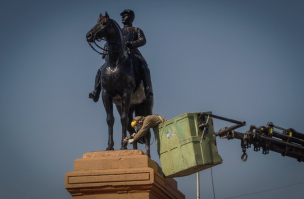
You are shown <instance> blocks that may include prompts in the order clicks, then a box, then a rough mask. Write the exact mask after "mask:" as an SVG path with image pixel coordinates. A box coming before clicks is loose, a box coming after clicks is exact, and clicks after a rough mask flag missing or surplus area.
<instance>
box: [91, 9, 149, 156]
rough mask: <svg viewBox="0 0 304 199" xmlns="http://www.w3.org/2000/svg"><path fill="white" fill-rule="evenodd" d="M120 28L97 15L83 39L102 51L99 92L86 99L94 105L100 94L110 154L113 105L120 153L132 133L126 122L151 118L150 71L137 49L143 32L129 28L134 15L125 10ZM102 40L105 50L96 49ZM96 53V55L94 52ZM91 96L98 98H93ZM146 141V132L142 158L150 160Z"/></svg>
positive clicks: (111, 148) (111, 21)
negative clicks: (118, 124) (118, 123)
mask: <svg viewBox="0 0 304 199" xmlns="http://www.w3.org/2000/svg"><path fill="white" fill-rule="evenodd" d="M121 16H122V22H123V23H124V28H123V29H120V27H119V25H118V24H117V22H116V21H114V20H113V19H111V18H110V17H109V15H108V13H107V12H106V14H105V16H102V14H100V16H99V19H98V21H97V24H96V25H95V26H94V27H93V28H92V29H91V30H90V31H89V32H88V33H87V35H86V38H87V42H88V43H89V45H90V46H91V47H92V48H93V49H94V50H95V51H96V52H98V51H97V50H96V49H95V48H94V47H93V46H92V43H94V44H95V45H96V46H97V47H98V48H100V49H102V50H104V52H103V53H100V54H104V55H105V64H104V65H103V67H102V68H101V69H100V70H99V71H100V75H99V77H100V78H99V80H98V81H95V83H96V84H98V83H99V84H100V85H99V87H98V86H96V85H95V88H97V89H100V90H99V91H98V90H96V89H95V90H96V92H95V93H94V91H93V92H92V93H91V94H92V95H91V96H90V97H92V98H93V100H94V101H97V100H98V97H99V94H98V92H101V96H102V100H103V104H104V107H105V109H106V113H107V124H108V135H109V138H108V147H107V150H114V141H113V125H114V116H113V103H114V104H115V105H116V108H117V110H118V112H119V114H120V119H121V125H122V139H121V149H127V146H126V145H127V143H125V142H124V141H123V139H124V138H125V137H126V131H127V130H128V131H129V133H130V134H133V133H134V132H135V130H134V129H133V128H132V127H131V124H130V122H131V121H132V120H133V113H135V116H147V115H152V108H153V100H154V99H153V90H152V83H151V78H150V71H149V68H148V65H147V63H146V61H145V59H144V58H143V57H142V55H141V53H140V52H139V50H138V49H137V48H138V47H140V46H142V45H144V44H145V43H146V40H145V38H144V35H143V32H142V31H141V30H140V29H139V28H135V27H133V26H132V22H133V20H134V16H135V15H134V12H133V11H131V10H125V11H124V12H122V13H121ZM100 40H106V48H102V47H100V46H99V45H98V44H97V43H96V41H100ZM98 53H99V52H98ZM96 79H98V74H97V76H96ZM94 94H98V97H96V98H94V97H95V96H94ZM150 138H151V132H150V131H149V132H148V133H147V134H146V135H145V136H144V139H143V142H144V143H145V144H146V155H148V156H149V157H150ZM133 148H134V149H137V142H134V143H133Z"/></svg>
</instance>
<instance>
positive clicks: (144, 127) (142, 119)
mask: <svg viewBox="0 0 304 199" xmlns="http://www.w3.org/2000/svg"><path fill="white" fill-rule="evenodd" d="M165 121H167V120H166V119H165V118H164V117H162V116H160V115H148V116H136V117H135V118H134V120H133V121H132V122H131V126H132V127H133V128H135V129H136V131H137V133H133V135H132V137H133V139H129V140H128V142H129V143H130V144H132V143H133V142H134V141H136V140H138V139H140V138H141V137H143V136H145V135H146V133H147V132H148V131H149V129H150V128H154V127H156V126H158V125H159V124H161V123H163V122H165Z"/></svg>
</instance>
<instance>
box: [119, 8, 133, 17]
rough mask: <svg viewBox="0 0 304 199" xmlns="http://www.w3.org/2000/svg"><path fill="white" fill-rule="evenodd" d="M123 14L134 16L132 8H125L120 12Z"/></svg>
mask: <svg viewBox="0 0 304 199" xmlns="http://www.w3.org/2000/svg"><path fill="white" fill-rule="evenodd" d="M124 14H127V15H130V16H132V17H133V18H135V14H134V12H133V11H132V10H130V9H125V10H124V11H122V13H120V16H123V15H124Z"/></svg>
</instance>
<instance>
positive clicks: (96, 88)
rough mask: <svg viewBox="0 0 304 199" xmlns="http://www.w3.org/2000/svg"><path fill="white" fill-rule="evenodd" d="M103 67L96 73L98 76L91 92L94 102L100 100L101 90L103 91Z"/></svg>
mask: <svg viewBox="0 0 304 199" xmlns="http://www.w3.org/2000/svg"><path fill="white" fill-rule="evenodd" d="M102 67H103V66H102ZM102 67H101V68H100V69H98V71H97V74H96V77H95V86H94V90H93V91H92V92H91V93H89V98H91V99H93V101H94V102H98V100H99V96H100V92H101V81H100V77H101V70H102Z"/></svg>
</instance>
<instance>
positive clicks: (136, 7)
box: [0, 0, 304, 199]
mask: <svg viewBox="0 0 304 199" xmlns="http://www.w3.org/2000/svg"><path fill="white" fill-rule="evenodd" d="M124 9H132V10H133V11H134V12H135V15H136V17H135V21H134V24H133V25H134V26H135V27H139V28H141V29H142V30H143V32H144V33H145V36H146V38H147V44H146V45H145V46H144V47H141V48H140V51H141V52H142V54H143V55H144V57H145V58H146V60H147V62H148V64H149V67H150V70H151V76H152V82H153V88H154V96H155V104H154V110H153V112H154V113H155V114H160V115H162V116H165V117H166V118H167V119H171V118H173V117H176V116H178V115H180V114H183V113H186V112H198V111H213V113H214V114H216V115H221V116H224V117H229V118H233V119H237V120H241V121H246V122H247V124H248V125H247V126H246V127H244V128H242V129H240V131H242V132H245V131H246V130H248V129H249V126H250V125H252V124H255V125H257V126H260V125H266V124H267V122H269V121H272V122H273V123H274V124H276V125H278V126H281V127H284V128H290V127H292V128H294V129H296V130H297V131H299V132H302V133H304V126H303V114H304V106H303V102H304V93H303V88H304V79H303V75H304V67H303V64H304V39H303V38H304V37H303V36H304V23H303V21H304V2H303V1H301V0H292V1H281V0H267V1H265V0H256V1H241V0H229V1H227V0H225V1H156V0H154V1H114V0H113V1H93V0H90V1H75V0H74V1H58V0H53V1H16V0H10V1H5V0H4V1H1V3H0V22H1V23H0V24H1V32H0V42H1V53H0V66H1V67H0V82H1V84H0V89H1V99H0V100H1V103H0V110H1V111H0V113H1V114H0V132H1V139H0V151H1V152H0V154H1V164H0V165H1V166H0V175H1V178H0V198H3V199H19V198H24V199H40V198H44V199H51V198H52V199H54V198H60V199H68V198H72V197H71V196H70V194H69V193H68V192H67V191H66V190H65V188H64V174H65V173H67V172H70V171H72V170H73V161H74V160H75V159H77V158H81V157H82V155H83V154H84V153H86V152H89V151H101V150H105V149H106V147H107V138H108V136H107V124H106V114H105V110H104V107H103V104H102V102H98V103H96V104H95V103H94V102H93V101H92V100H91V99H88V94H89V92H91V91H92V90H93V86H94V78H95V74H96V71H97V69H98V68H99V67H100V66H101V65H102V64H103V62H104V61H103V60H102V59H101V56H100V55H98V54H97V53H95V52H94V51H93V50H92V49H91V48H90V46H89V45H88V44H87V42H86V39H85V35H86V33H87V32H88V31H89V30H90V29H91V28H92V27H93V26H94V25H95V24H96V21H97V19H98V16H99V13H100V12H101V13H103V14H104V13H105V11H107V12H108V13H109V15H110V17H111V18H113V19H114V20H116V21H117V22H118V23H119V24H120V25H121V26H122V23H121V18H120V15H119V14H120V13H121V12H122V11H123V10H124ZM114 116H115V118H116V123H115V126H114V141H115V146H114V147H115V149H119V148H120V144H119V143H120V138H121V125H120V122H119V117H118V114H117V112H116V111H115V115H114ZM214 125H215V130H216V131H218V130H219V129H220V128H222V127H224V126H226V125H228V124H227V123H225V122H220V121H218V120H214ZM217 141H218V150H219V154H220V155H221V156H222V158H223V164H221V165H219V166H216V167H214V168H213V177H214V186H215V195H216V198H217V199H223V198H228V197H233V196H238V195H242V194H247V193H252V192H257V191H262V190H266V189H273V188H276V187H281V186H286V185H291V184H296V183H300V182H304V163H299V162H297V161H296V160H295V159H291V158H288V157H282V156H281V155H280V154H276V153H274V152H270V154H269V155H266V156H265V155H263V154H262V152H257V153H256V152H254V151H253V149H249V150H248V155H249V157H248V160H247V162H245V163H244V162H242V161H241V159H240V157H241V155H242V151H241V147H240V141H239V140H229V141H228V140H221V139H218V140H217ZM129 148H132V147H131V146H129ZM140 149H142V150H144V146H143V145H141V146H140ZM151 151H152V153H151V155H152V159H153V160H155V161H156V162H158V163H159V157H158V155H157V151H156V144H155V142H154V143H153V144H152V147H151ZM200 175H201V176H200V181H201V186H200V190H201V198H213V193H212V183H211V177H210V169H208V170H204V171H201V172H200ZM176 180H177V181H178V187H179V189H180V190H181V191H182V192H183V193H184V194H185V195H186V198H195V197H196V175H195V174H194V175H191V176H187V177H182V178H176ZM303 195H304V184H299V185H295V186H292V187H287V188H282V189H279V190H274V191H269V192H264V193H259V194H255V195H249V196H243V197H239V198H244V199H255V198H259V199H266V198H267V199H268V198H276V199H283V198H293V199H300V198H303Z"/></svg>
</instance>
